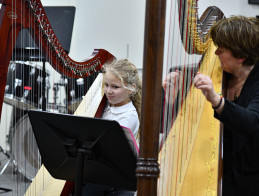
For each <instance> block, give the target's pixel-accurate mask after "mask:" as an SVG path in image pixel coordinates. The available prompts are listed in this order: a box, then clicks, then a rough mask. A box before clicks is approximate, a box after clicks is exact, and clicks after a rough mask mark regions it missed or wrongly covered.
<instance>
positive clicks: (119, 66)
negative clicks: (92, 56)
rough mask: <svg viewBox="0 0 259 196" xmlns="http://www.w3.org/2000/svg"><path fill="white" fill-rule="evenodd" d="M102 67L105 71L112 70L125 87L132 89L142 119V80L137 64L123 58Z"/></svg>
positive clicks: (132, 97)
mask: <svg viewBox="0 0 259 196" xmlns="http://www.w3.org/2000/svg"><path fill="white" fill-rule="evenodd" d="M102 69H103V72H104V73H106V72H111V73H113V74H114V75H116V76H117V77H118V78H119V79H120V80H121V83H122V85H123V87H124V88H126V89H128V90H131V91H132V94H131V96H130V99H131V101H132V103H133V105H134V106H135V108H136V110H137V113H138V116H139V119H140V110H141V92H142V82H141V79H140V77H139V74H138V70H137V68H136V66H135V65H134V64H133V63H131V62H130V61H129V60H127V59H121V60H113V61H112V62H109V63H106V64H105V65H104V66H103V67H102Z"/></svg>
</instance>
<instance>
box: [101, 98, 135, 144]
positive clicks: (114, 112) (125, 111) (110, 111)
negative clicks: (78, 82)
mask: <svg viewBox="0 0 259 196" xmlns="http://www.w3.org/2000/svg"><path fill="white" fill-rule="evenodd" d="M102 118H103V119H108V120H116V121H117V122H118V123H119V124H120V125H121V126H123V127H127V128H129V129H130V130H131V131H132V134H133V135H134V138H135V139H136V138H137V134H138V130H139V118H138V113H137V110H136V108H135V106H134V105H133V103H132V102H129V103H127V104H125V105H123V106H117V107H111V106H110V105H109V104H107V106H106V108H105V109H104V113H103V116H102Z"/></svg>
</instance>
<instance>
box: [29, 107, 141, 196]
mask: <svg viewBox="0 0 259 196" xmlns="http://www.w3.org/2000/svg"><path fill="white" fill-rule="evenodd" d="M28 115H29V118H30V121H31V125H32V129H33V132H34V135H35V139H36V142H37V144H38V147H39V151H40V154H41V157H42V161H43V164H44V165H45V167H46V169H47V170H48V171H49V173H50V174H51V176H53V177H54V178H57V179H61V180H68V181H75V193H76V195H80V196H81V192H82V183H83V182H84V183H92V184H99V185H107V186H112V187H115V188H120V189H125V190H131V191H136V187H137V179H136V175H135V169H136V163H137V157H136V156H135V155H134V153H133V151H132V149H131V148H130V145H129V143H128V140H127V139H126V136H125V134H124V132H123V130H122V128H121V127H120V125H119V123H118V122H116V121H110V120H104V119H98V118H87V117H80V116H73V115H68V114H57V113H50V112H44V111H36V110H35V111H34V110H31V111H29V112H28Z"/></svg>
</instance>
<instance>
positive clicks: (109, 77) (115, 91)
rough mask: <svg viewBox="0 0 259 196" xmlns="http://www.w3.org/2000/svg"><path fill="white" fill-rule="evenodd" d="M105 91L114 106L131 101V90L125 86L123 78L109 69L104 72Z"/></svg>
mask: <svg viewBox="0 0 259 196" xmlns="http://www.w3.org/2000/svg"><path fill="white" fill-rule="evenodd" d="M104 93H105V95H106V97H107V99H108V101H109V103H110V104H111V105H113V106H122V105H125V104H127V103H129V102H130V98H129V96H130V94H131V91H130V90H128V89H126V88H124V87H123V86H122V83H121V80H120V79H119V78H118V77H117V76H116V75H114V74H113V73H111V72H109V71H107V72H106V73H105V74H104Z"/></svg>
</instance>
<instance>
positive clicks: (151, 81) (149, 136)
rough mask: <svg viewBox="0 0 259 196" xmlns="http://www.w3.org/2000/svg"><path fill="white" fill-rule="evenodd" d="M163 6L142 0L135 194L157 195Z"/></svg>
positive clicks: (157, 1) (159, 1)
mask: <svg viewBox="0 0 259 196" xmlns="http://www.w3.org/2000/svg"><path fill="white" fill-rule="evenodd" d="M165 7H166V1H165V0H147V1H146V16H145V17H146V18H145V40H144V58H143V61H144V62H143V86H145V88H143V92H142V108H141V126H140V149H142V150H141V151H140V152H141V153H140V155H139V160H138V163H137V169H136V175H137V179H138V193H137V194H138V196H144V195H149V196H155V195H157V193H156V187H157V178H158V176H159V166H158V162H157V160H158V146H159V145H158V140H157V138H158V137H159V130H160V124H161V122H160V119H161V118H160V115H161V113H160V110H161V97H162V87H161V84H162V67H163V48H164V33H165V30H164V29H165ZM154 141H157V142H154ZM147 146H148V147H147ZM152 187H153V188H152Z"/></svg>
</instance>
